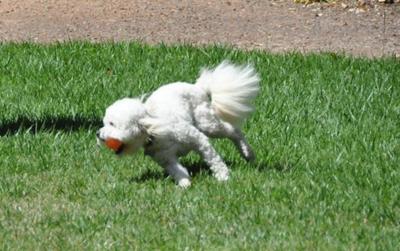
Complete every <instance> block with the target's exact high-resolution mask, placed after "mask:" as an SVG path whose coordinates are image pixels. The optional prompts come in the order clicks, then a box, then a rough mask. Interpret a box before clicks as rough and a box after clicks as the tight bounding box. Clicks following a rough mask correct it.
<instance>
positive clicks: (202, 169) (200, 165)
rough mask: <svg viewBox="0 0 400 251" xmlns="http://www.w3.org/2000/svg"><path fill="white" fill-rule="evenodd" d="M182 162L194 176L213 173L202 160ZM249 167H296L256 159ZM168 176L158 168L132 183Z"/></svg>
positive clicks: (281, 169) (260, 169) (269, 169)
mask: <svg viewBox="0 0 400 251" xmlns="http://www.w3.org/2000/svg"><path fill="white" fill-rule="evenodd" d="M225 163H226V164H227V165H228V166H229V167H231V168H232V169H233V170H234V169H235V166H236V165H237V163H235V162H231V161H225ZM181 164H182V165H183V166H185V167H186V168H187V169H188V171H189V173H190V176H191V177H192V178H194V177H196V176H197V175H199V174H203V173H205V174H207V175H211V170H210V168H209V166H208V165H207V164H206V163H205V162H204V161H202V160H200V161H195V162H193V161H186V160H183V161H181ZM248 165H249V168H254V170H255V171H258V172H273V171H275V172H281V173H285V172H290V171H291V170H293V169H294V168H295V166H294V165H293V164H290V163H287V162H282V163H273V164H268V163H265V162H263V161H259V162H258V161H255V162H251V163H248ZM167 177H168V174H167V173H166V172H163V171H156V170H147V171H145V172H144V173H143V174H141V175H140V176H137V177H132V178H131V179H130V182H131V183H144V182H148V181H157V180H162V179H165V178H167Z"/></svg>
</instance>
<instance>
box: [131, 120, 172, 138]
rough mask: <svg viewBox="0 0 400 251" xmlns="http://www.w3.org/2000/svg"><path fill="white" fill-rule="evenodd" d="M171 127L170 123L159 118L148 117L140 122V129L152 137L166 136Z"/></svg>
mask: <svg viewBox="0 0 400 251" xmlns="http://www.w3.org/2000/svg"><path fill="white" fill-rule="evenodd" d="M169 127H170V126H169V123H167V122H166V121H164V120H162V119H159V118H154V117H150V116H147V117H145V118H142V119H140V120H139V128H141V130H144V131H145V132H146V133H147V134H148V135H151V136H156V137H162V136H165V135H167V134H168V131H169V129H170V128H169Z"/></svg>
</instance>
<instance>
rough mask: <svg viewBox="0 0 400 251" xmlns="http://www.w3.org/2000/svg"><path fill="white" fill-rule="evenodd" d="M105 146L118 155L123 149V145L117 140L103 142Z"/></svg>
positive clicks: (110, 139)
mask: <svg viewBox="0 0 400 251" xmlns="http://www.w3.org/2000/svg"><path fill="white" fill-rule="evenodd" d="M105 144H106V146H107V147H108V148H110V149H111V150H113V151H114V152H115V153H116V154H120V153H121V152H122V150H123V148H124V143H122V141H120V140H118V139H114V138H108V139H106V141H105Z"/></svg>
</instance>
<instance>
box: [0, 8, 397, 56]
mask: <svg viewBox="0 0 400 251" xmlns="http://www.w3.org/2000/svg"><path fill="white" fill-rule="evenodd" d="M66 40H89V41H94V42H99V41H110V40H111V41H131V40H139V41H143V42H146V43H159V42H165V43H180V42H186V43H194V44H209V43H218V44H228V45H232V46H234V47H238V48H245V49H253V48H260V49H265V50H268V51H271V52H285V51H301V52H315V51H317V52H318V51H332V52H344V53H347V54H351V55H356V56H367V57H380V56H387V55H394V56H397V57H400V4H399V1H398V0H395V1H394V3H391V4H383V3H382V4H380V3H377V2H375V1H373V0H369V1H368V0H364V1H340V2H336V3H331V4H326V3H325V4H312V5H307V6H305V5H302V4H295V3H293V1H291V0H270V1H269V0H258V1H257V0H252V1H250V0H247V1H246V0H241V1H239V0H225V1H217V0H213V1H203V0H191V1H189V0H186V1H179V0H170V1H167V0H165V1H163V0H152V1H146V0H131V1H126V0H21V1H18V0H0V41H33V42H39V43H49V42H55V41H66Z"/></svg>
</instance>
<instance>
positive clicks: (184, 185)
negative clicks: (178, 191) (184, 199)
mask: <svg viewBox="0 0 400 251" xmlns="http://www.w3.org/2000/svg"><path fill="white" fill-rule="evenodd" d="M190 185H191V182H190V180H189V179H185V178H184V179H181V180H179V181H178V186H179V187H181V188H188V187H190Z"/></svg>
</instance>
